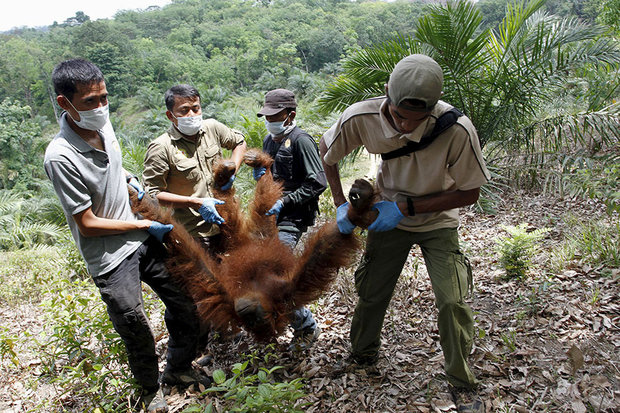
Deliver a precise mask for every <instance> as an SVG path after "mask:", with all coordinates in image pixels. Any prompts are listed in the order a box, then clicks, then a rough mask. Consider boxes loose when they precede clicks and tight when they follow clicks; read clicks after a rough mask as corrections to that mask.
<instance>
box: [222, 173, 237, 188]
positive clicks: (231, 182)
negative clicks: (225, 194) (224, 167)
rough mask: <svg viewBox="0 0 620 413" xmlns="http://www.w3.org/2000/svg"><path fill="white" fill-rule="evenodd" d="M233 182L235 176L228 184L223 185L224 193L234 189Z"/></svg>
mask: <svg viewBox="0 0 620 413" xmlns="http://www.w3.org/2000/svg"><path fill="white" fill-rule="evenodd" d="M233 182H235V175H233V176H231V177H230V179H229V180H228V182H226V183H225V184H224V185H222V188H221V189H222V191H228V190H229V189H230V188H231V187H232V184H233Z"/></svg>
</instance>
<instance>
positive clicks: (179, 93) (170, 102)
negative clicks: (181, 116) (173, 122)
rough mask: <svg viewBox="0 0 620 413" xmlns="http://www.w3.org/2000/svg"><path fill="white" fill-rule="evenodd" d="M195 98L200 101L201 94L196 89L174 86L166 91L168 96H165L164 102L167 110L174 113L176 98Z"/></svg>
mask: <svg viewBox="0 0 620 413" xmlns="http://www.w3.org/2000/svg"><path fill="white" fill-rule="evenodd" d="M175 97H180V98H194V97H197V98H198V99H200V93H198V90H196V88H195V87H193V86H190V85H176V86H172V87H171V88H170V89H168V90H166V94H165V95H164V101H165V102H166V108H167V109H168V110H169V111H171V112H172V109H174V98H175Z"/></svg>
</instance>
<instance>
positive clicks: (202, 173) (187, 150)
mask: <svg viewBox="0 0 620 413" xmlns="http://www.w3.org/2000/svg"><path fill="white" fill-rule="evenodd" d="M243 140H244V137H243V134H242V133H241V132H239V131H236V130H234V129H231V128H229V127H227V126H226V125H224V124H222V123H220V122H218V121H217V120H215V119H206V120H203V121H202V126H201V128H200V131H199V132H198V135H197V138H196V142H193V141H191V140H189V139H186V138H185V137H184V136H183V135H182V134H181V133H180V132H179V131H178V130H177V129H176V127H175V126H174V125H171V126H170V129H168V131H166V133H164V134H163V135H161V136H159V137H158V138H156V139H155V140H153V141H152V142H151V143H150V144H149V146H148V149H147V151H146V157H145V160H144V173H143V178H144V184H145V186H146V190H147V191H148V192H149V194H151V195H152V196H154V197H156V196H157V194H158V193H160V192H162V191H163V192H170V193H173V194H177V195H184V196H191V197H197V198H207V197H213V194H212V191H211V185H212V182H213V162H214V161H215V160H216V159H217V158H220V157H221V156H222V148H226V149H231V150H232V149H234V148H235V147H236V146H237V145H239V144H240V143H242V142H243ZM174 218H175V219H176V220H177V221H179V223H181V224H182V225H183V226H184V227H185V228H186V229H187V230H188V231H189V233H190V234H191V235H192V236H194V237H208V236H211V235H215V234H217V233H219V227H218V226H217V225H214V224H210V223H206V222H205V221H204V220H203V219H202V217H201V216H200V214H199V213H198V211H197V210H195V209H193V208H176V209H175V210H174Z"/></svg>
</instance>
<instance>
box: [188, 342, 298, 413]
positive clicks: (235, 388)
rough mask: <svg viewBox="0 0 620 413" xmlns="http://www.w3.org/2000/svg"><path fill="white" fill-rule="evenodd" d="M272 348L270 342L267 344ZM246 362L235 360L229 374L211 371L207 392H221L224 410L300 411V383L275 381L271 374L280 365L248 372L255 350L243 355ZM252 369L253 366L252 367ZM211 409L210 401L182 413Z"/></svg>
mask: <svg viewBox="0 0 620 413" xmlns="http://www.w3.org/2000/svg"><path fill="white" fill-rule="evenodd" d="M269 348H270V349H273V345H270V347H269ZM245 357H246V358H247V360H246V361H244V362H243V363H235V364H234V365H233V367H232V375H231V376H230V377H229V378H226V373H224V371H222V370H215V371H214V372H213V380H214V385H213V387H211V388H209V389H207V390H206V392H207V393H223V395H222V397H223V398H224V399H225V400H227V401H228V403H229V405H227V406H226V411H229V412H289V413H301V412H303V409H302V408H303V407H304V406H303V405H299V404H298V403H297V401H298V400H299V399H300V398H302V397H304V396H305V394H304V392H303V391H302V390H301V388H302V387H303V382H302V379H301V378H296V379H294V380H291V381H290V382H283V383H279V382H277V381H276V380H275V378H274V377H273V373H274V372H275V371H277V370H279V369H281V368H282V366H275V367H271V368H267V367H259V368H258V369H257V372H256V373H252V371H251V367H252V366H253V365H255V364H257V363H258V361H259V357H258V356H257V354H256V352H254V353H252V354H250V355H246V356H245ZM271 357H274V355H273V354H272V353H267V355H265V356H264V362H265V363H267V362H268V360H269V359H270V358H271ZM255 370H256V369H255ZM210 411H213V405H212V403H209V404H208V405H207V406H206V407H202V406H198V405H194V406H190V407H189V408H187V409H186V410H184V412H185V413H189V412H210Z"/></svg>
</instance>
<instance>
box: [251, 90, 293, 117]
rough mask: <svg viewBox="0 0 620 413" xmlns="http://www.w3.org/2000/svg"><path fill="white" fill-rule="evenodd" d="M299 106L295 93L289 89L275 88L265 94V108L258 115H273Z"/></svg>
mask: <svg viewBox="0 0 620 413" xmlns="http://www.w3.org/2000/svg"><path fill="white" fill-rule="evenodd" d="M296 107H297V102H296V101H295V94H294V93H293V92H291V91H290V90H288V89H274V90H270V91H269V92H267V94H265V103H264V104H263V108H262V109H261V110H260V111H259V112H258V113H257V114H256V116H263V115H265V116H271V115H275V114H276V113H280V112H282V111H283V110H284V109H287V108H293V109H295V108H296Z"/></svg>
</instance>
